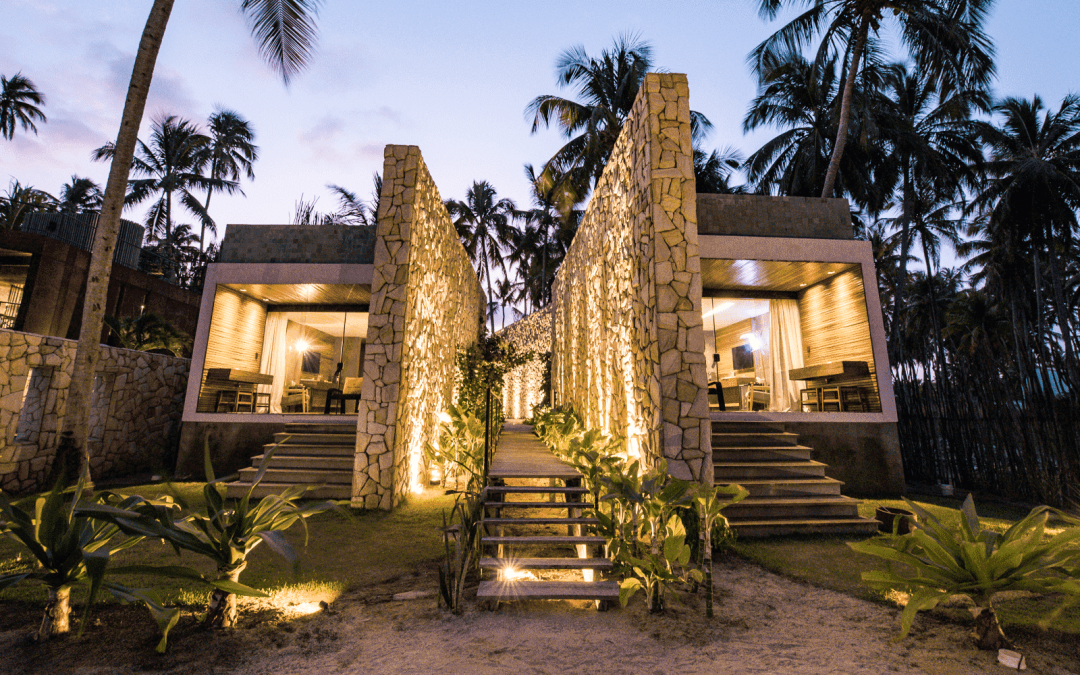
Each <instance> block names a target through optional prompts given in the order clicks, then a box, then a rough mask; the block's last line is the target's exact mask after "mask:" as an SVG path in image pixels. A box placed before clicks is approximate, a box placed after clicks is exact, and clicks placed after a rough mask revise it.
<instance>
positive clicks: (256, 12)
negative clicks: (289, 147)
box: [60, 0, 320, 475]
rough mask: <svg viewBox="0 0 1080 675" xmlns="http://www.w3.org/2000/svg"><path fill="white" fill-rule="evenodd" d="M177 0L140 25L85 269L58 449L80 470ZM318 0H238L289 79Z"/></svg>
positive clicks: (300, 62) (303, 56) (157, 0)
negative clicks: (150, 96)
mask: <svg viewBox="0 0 1080 675" xmlns="http://www.w3.org/2000/svg"><path fill="white" fill-rule="evenodd" d="M173 3H174V0H154V4H153V5H152V6H151V8H150V14H149V16H148V17H147V20H146V27H145V28H144V29H143V34H142V39H141V41H140V43H139V49H138V51H137V52H136V55H135V66H134V68H133V69H132V73H131V82H130V84H129V85H128V95H127V99H126V101H125V103H124V112H123V115H122V117H121V119H120V130H119V132H118V133H117V137H116V142H115V146H114V147H115V154H114V157H113V162H112V165H111V166H110V168H109V180H108V182H107V183H106V186H105V198H104V200H103V203H102V207H101V218H100V219H99V221H98V229H97V233H96V235H95V237H94V247H93V251H92V254H91V260H90V268H89V270H87V279H88V281H87V284H86V291H85V293H84V295H83V312H82V324H81V326H80V329H79V344H78V348H77V351H76V356H75V365H74V369H73V372H72V377H71V380H72V381H71V386H70V387H69V389H68V399H67V414H66V415H65V416H64V428H63V433H62V437H61V444H62V446H63V448H62V449H61V451H60V452H61V453H72V452H73V453H77V454H78V455H79V456H81V458H82V468H83V472H84V473H86V474H87V475H88V474H89V471H90V469H89V455H88V454H87V451H86V438H87V435H88V434H89V430H90V398H91V393H92V387H93V376H94V371H95V368H96V365H97V360H98V355H99V349H98V339H99V337H100V335H101V327H102V321H103V319H104V311H105V306H106V302H105V301H106V294H107V291H108V287H109V273H110V271H111V267H112V259H113V249H115V247H116V240H117V237H118V236H119V233H120V215H121V211H122V210H123V207H124V196H125V193H126V190H127V183H128V173H129V171H130V170H131V161H132V159H133V157H134V155H135V146H136V142H137V140H138V138H137V134H138V129H139V124H140V123H141V121H142V116H143V110H145V108H146V95H147V92H148V91H149V90H150V82H151V80H152V79H153V75H154V64H155V63H156V61H157V55H158V50H159V49H160V48H161V40H162V38H163V37H164V35H165V27H166V26H167V25H168V22H169V16H170V15H171V14H172V8H173ZM319 4H320V1H319V0H239V8H240V11H241V13H243V14H244V15H245V16H246V17H247V18H248V19H249V21H250V25H251V32H252V35H253V36H254V38H255V41H256V42H257V43H258V45H259V50H260V53H261V55H262V57H263V58H264V59H265V60H266V61H267V62H268V63H270V64H271V66H272V67H273V68H274V69H276V70H277V71H278V73H279V74H280V75H281V78H282V80H283V81H284V82H285V84H286V85H288V83H289V81H290V80H291V79H292V78H293V77H295V76H296V75H297V74H298V73H299V72H300V70H302V69H303V68H304V66H305V65H306V64H307V62H308V60H309V59H310V57H311V53H312V49H313V47H314V44H315V34H316V28H315V16H316V13H317V10H318V7H319Z"/></svg>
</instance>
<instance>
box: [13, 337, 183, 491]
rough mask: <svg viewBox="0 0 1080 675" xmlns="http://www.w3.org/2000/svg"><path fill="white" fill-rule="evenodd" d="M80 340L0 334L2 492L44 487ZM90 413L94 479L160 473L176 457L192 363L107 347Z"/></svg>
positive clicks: (103, 355) (91, 460) (99, 369)
mask: <svg viewBox="0 0 1080 675" xmlns="http://www.w3.org/2000/svg"><path fill="white" fill-rule="evenodd" d="M76 344H77V343H76V342H75V341H74V340H62V339H60V338H55V337H46V336H42V335H34V334H31V333H18V332H15V331H10V330H0V489H3V490H4V491H5V492H12V493H17V492H26V491H29V490H36V489H41V488H43V487H44V486H43V485H42V481H43V480H44V479H45V477H46V476H47V475H48V472H49V467H50V464H51V463H52V458H53V456H54V455H55V453H56V445H57V439H58V436H59V433H60V429H61V427H62V425H63V417H64V412H65V406H66V404H67V392H68V387H69V386H70V384H71V372H72V367H73V361H74V358H75V348H76ZM101 352H102V353H101V359H100V362H99V365H98V374H97V375H96V376H95V379H94V393H93V397H92V399H91V412H90V437H89V442H88V444H89V448H90V471H91V475H92V476H93V478H94V479H95V480H99V479H103V478H111V477H116V476H123V475H126V474H130V473H134V472H137V471H140V470H146V469H151V468H158V467H160V466H161V465H162V464H163V463H165V462H166V461H167V459H168V457H170V456H171V455H172V451H173V449H174V446H175V444H176V440H177V435H178V430H179V426H180V415H181V413H182V411H183V405H184V390H185V388H186V386H187V377H188V369H189V367H190V363H191V362H190V361H189V360H188V359H179V358H173V357H170V356H161V355H158V354H148V353H146V352H138V351H132V350H130V349H119V348H115V347H106V346H104V345H103V346H102V347H101Z"/></svg>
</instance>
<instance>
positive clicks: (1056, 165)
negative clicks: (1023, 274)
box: [972, 95, 1080, 383]
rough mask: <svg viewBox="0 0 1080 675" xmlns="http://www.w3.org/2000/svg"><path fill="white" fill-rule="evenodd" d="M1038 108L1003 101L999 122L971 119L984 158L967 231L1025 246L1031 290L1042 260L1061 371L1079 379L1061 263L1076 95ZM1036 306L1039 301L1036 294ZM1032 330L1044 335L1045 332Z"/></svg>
mask: <svg viewBox="0 0 1080 675" xmlns="http://www.w3.org/2000/svg"><path fill="white" fill-rule="evenodd" d="M1044 110H1045V106H1044V105H1043V102H1042V99H1040V98H1039V97H1038V96H1035V97H1034V98H1032V99H1030V100H1026V99H1019V98H1007V99H1005V100H1004V101H1002V102H1000V103H999V104H998V105H997V106H995V108H994V111H995V112H996V113H998V114H999V115H1001V116H1002V122H1001V125H1000V126H997V125H995V124H993V123H989V122H980V123H978V130H979V133H980V135H981V137H982V139H983V141H984V142H985V143H986V144H987V145H988V146H989V148H990V159H989V161H988V162H987V165H986V171H987V175H988V180H987V182H986V184H985V185H984V186H983V187H982V189H981V190H980V191H979V193H978V194H977V195H976V197H975V198H974V200H973V203H972V208H973V209H974V210H975V211H976V212H978V213H979V214H980V216H981V220H980V221H977V222H978V224H977V225H976V228H975V229H974V231H973V234H975V233H977V232H978V231H979V230H981V231H982V232H983V233H984V234H985V235H986V238H987V239H988V240H989V241H992V242H993V241H997V242H1007V241H1010V240H1012V241H1013V244H1014V246H1015V244H1016V243H1020V244H1021V245H1023V246H1024V247H1025V248H1026V249H1027V250H1028V251H1030V255H1031V258H1032V273H1033V275H1034V282H1033V284H1034V288H1035V290H1036V292H1037V293H1038V292H1039V290H1040V288H1041V287H1042V281H1041V279H1040V277H1041V276H1042V274H1043V271H1042V269H1041V267H1042V265H1043V259H1044V257H1045V259H1046V262H1047V263H1048V266H1049V277H1050V286H1051V291H1052V294H1053V305H1054V307H1055V310H1056V311H1055V313H1056V317H1055V319H1056V323H1057V324H1058V330H1059V331H1060V338H1061V344H1062V346H1063V347H1064V350H1065V363H1066V368H1067V370H1068V371H1069V372H1070V374H1071V377H1072V378H1073V380H1074V382H1075V383H1080V365H1078V364H1077V362H1076V360H1075V349H1076V335H1075V331H1074V326H1073V321H1072V319H1071V317H1070V316H1069V312H1068V310H1067V307H1068V302H1067V300H1066V298H1065V273H1066V272H1065V268H1066V265H1067V263H1066V261H1064V260H1063V256H1064V255H1067V254H1068V252H1070V251H1072V250H1073V246H1074V243H1075V238H1076V234H1077V216H1076V210H1077V208H1080V96H1077V95H1069V96H1066V97H1065V98H1064V99H1063V100H1062V102H1061V107H1060V108H1059V109H1058V110H1057V112H1053V111H1050V110H1046V112H1045V113H1043V111H1044ZM1017 238H1019V240H1020V241H1019V242H1016V241H1015V240H1016V239H1017ZM1037 303H1038V305H1039V306H1040V307H1041V306H1042V305H1043V302H1042V300H1041V298H1039V297H1038V296H1037ZM1039 333H1040V336H1041V337H1043V338H1044V339H1046V338H1048V333H1047V332H1046V331H1045V329H1043V328H1041V327H1040V330H1039Z"/></svg>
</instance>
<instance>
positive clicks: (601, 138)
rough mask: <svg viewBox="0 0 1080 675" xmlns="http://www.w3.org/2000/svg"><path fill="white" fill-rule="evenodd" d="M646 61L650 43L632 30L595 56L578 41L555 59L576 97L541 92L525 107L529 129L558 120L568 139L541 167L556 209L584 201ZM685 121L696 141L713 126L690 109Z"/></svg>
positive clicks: (627, 110)
mask: <svg viewBox="0 0 1080 675" xmlns="http://www.w3.org/2000/svg"><path fill="white" fill-rule="evenodd" d="M651 67H652V47H651V46H649V43H648V42H645V41H644V40H642V39H641V38H640V37H638V36H636V35H620V36H619V37H617V38H615V40H614V42H613V43H612V46H611V49H610V50H607V49H605V50H604V51H603V52H602V53H601V55H600V58H598V59H596V58H592V57H590V56H589V55H588V54H587V53H586V52H585V48H584V47H582V46H580V45H577V46H574V47H571V48H570V49H567V50H566V51H564V52H563V53H562V54H561V55H560V56H559V58H558V59H557V60H556V62H555V75H556V79H557V80H558V82H559V85H560V86H568V85H572V86H575V87H576V88H577V94H578V98H579V99H580V102H579V101H572V100H570V99H566V98H563V97H561V96H554V95H550V94H546V95H543V96H537V97H536V98H535V99H533V101H532V102H531V103H529V105H528V106H527V107H526V108H525V114H526V115H527V116H529V115H531V116H532V118H533V121H532V133H536V132H537V131H539V129H540V127H541V126H543V127H545V128H547V127H549V126H550V125H551V124H557V125H558V127H559V130H560V131H562V133H563V136H565V137H566V138H567V139H569V140H568V142H567V143H566V145H564V146H563V147H562V148H560V149H559V150H558V152H556V153H555V155H554V156H553V157H552V158H551V159H549V160H548V162H547V164H545V165H544V168H543V174H544V175H545V179H546V180H547V181H548V182H549V183H550V184H551V190H552V194H553V195H556V196H557V197H558V200H557V201H558V204H559V208H560V210H561V211H568V210H569V209H570V207H572V206H573V205H574V204H577V203H580V202H581V201H583V200H584V199H585V196H586V195H587V194H588V192H589V189H590V188H591V187H592V186H594V185H595V184H596V181H597V180H599V179H600V174H602V173H603V171H604V166H605V165H606V164H607V161H608V158H609V157H610V156H611V151H612V149H614V147H615V141H616V140H617V139H618V138H619V132H620V131H622V125H623V122H624V121H625V120H626V116H627V115H628V114H630V108H631V107H632V106H633V105H634V100H635V99H636V98H637V93H638V89H639V88H640V87H641V83H642V81H644V79H645V73H646V72H648V71H649V69H650V68H651ZM690 122H691V130H692V132H693V136H694V141H695V142H696V141H699V140H701V138H703V136H704V134H705V133H706V132H707V130H708V129H709V128H710V127H711V126H712V124H711V123H710V122H709V120H708V119H707V118H706V117H705V116H704V115H702V114H701V113H698V112H694V111H691V112H690Z"/></svg>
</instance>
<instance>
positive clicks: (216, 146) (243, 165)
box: [199, 109, 259, 251]
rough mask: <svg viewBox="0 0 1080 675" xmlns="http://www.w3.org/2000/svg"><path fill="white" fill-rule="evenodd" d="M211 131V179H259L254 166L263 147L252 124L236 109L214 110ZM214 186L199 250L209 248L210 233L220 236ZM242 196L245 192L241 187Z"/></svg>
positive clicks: (210, 188)
mask: <svg viewBox="0 0 1080 675" xmlns="http://www.w3.org/2000/svg"><path fill="white" fill-rule="evenodd" d="M206 126H207V128H208V129H209V131H210V145H209V147H208V152H209V154H210V172H209V174H208V175H209V177H210V178H214V179H219V180H229V181H234V182H237V183H238V182H239V181H240V175H241V174H243V175H246V176H247V177H248V180H255V172H254V171H253V170H252V166H253V165H254V163H255V160H257V159H259V148H258V146H256V145H255V132H254V131H253V130H252V128H251V123H250V122H248V121H247V120H246V119H244V118H243V117H241V116H240V115H239V114H238V113H235V112H233V111H232V110H225V109H220V110H216V111H214V113H213V114H211V115H210V118H209V119H208V120H207V123H206ZM214 189H215V188H214V185H212V184H211V185H207V186H206V202H204V203H203V211H204V212H206V216H205V217H204V218H202V219H200V220H201V221H202V229H201V230H200V232H199V250H200V251H203V250H205V249H206V231H207V230H210V232H211V233H212V234H214V235H216V234H217V225H216V224H215V223H214V220H213V219H212V218H210V216H209V211H210V197H211V196H213V194H214ZM237 191H238V192H240V194H243V191H242V190H240V189H239V188H237Z"/></svg>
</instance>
